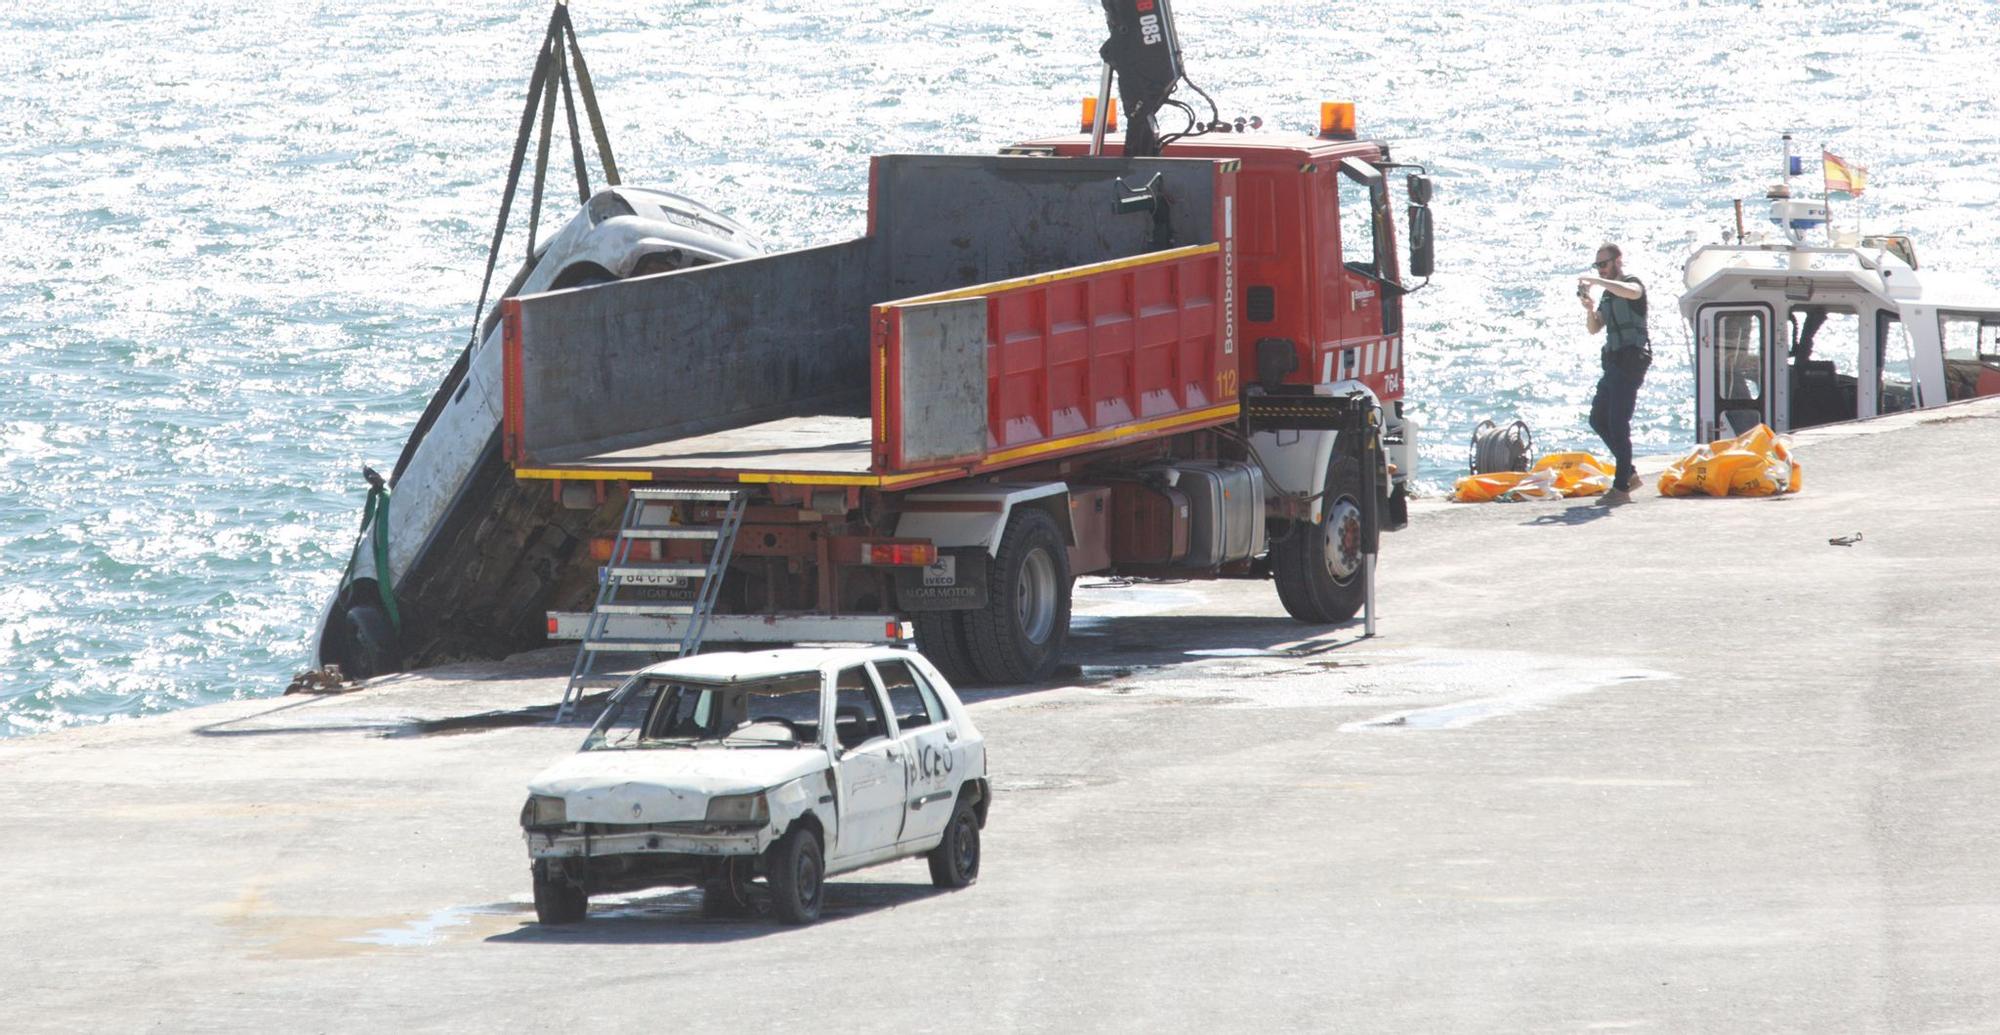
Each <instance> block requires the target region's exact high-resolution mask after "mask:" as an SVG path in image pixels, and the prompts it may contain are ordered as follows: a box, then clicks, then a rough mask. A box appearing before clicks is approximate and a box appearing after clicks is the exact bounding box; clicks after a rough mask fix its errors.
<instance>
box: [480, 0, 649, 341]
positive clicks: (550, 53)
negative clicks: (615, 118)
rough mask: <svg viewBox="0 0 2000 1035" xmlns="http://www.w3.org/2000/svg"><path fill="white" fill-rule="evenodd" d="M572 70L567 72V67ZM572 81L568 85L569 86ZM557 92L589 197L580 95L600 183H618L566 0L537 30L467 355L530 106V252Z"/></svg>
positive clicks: (489, 281) (524, 147) (583, 197)
mask: <svg viewBox="0 0 2000 1035" xmlns="http://www.w3.org/2000/svg"><path fill="white" fill-rule="evenodd" d="M572 65H573V66H574V68H575V74H574V76H572V74H571V67H572ZM572 79H574V87H572ZM558 90H560V92H561V93H562V99H563V111H564V114H565V115H566V116H567V119H566V121H567V122H568V124H569V143H570V157H571V159H572V160H573V162H574V164H575V166H576V195H577V203H578V204H585V203H588V202H589V201H590V174H589V171H588V170H587V169H586V167H585V165H584V155H583V136H582V134H581V133H580V132H578V128H577V121H576V98H577V97H578V96H581V97H582V98H583V110H584V114H585V115H586V117H588V119H589V120H590V132H591V135H592V136H593V137H595V138H596V141H595V142H596V144H597V160H598V164H599V165H601V166H603V168H604V181H605V183H606V184H608V185H609V186H613V187H616V186H618V183H619V181H618V163H617V161H616V160H614V159H613V158H612V157H611V138H610V135H609V134H607V133H606V132H605V131H604V116H603V114H602V113H601V112H600V111H599V110H598V108H597V94H596V91H595V90H593V89H592V88H591V84H590V69H589V68H588V67H587V66H586V65H584V63H583V49H582V48H581V47H580V46H578V44H577V40H576V26H575V25H574V24H572V23H571V22H570V18H569V0H556V4H555V10H553V11H551V12H550V13H549V27H548V31H546V32H544V33H543V34H542V42H541V46H540V47H539V48H538V50H537V53H536V55H535V72H534V74H533V75H532V76H530V77H529V79H528V102H527V105H526V106H525V107H524V108H523V109H522V111H521V129H520V132H519V133H517V134H516V135H515V137H514V157H513V160H512V161H511V162H509V163H508V166H507V186H506V187H505V188H504V189H503V190H502V191H501V193H500V219H499V221H498V223H497V224H496V225H495V226H494V227H493V244H492V245H491V247H489V248H488V249H487V252H486V277H485V279H484V280H482V281H481V282H480V285H479V304H478V305H477V306H476V307H475V308H474V310H473V314H472V339H471V340H470V341H468V342H466V346H465V347H466V352H467V354H468V355H469V354H470V353H471V350H472V349H473V347H475V346H477V345H478V344H479V332H480V330H481V329H482V328H483V326H484V324H485V319H486V297H487V293H488V292H489V291H491V290H492V287H493V270H494V267H495V266H496V265H498V263H499V261H500V243H501V241H502V240H503V239H504V238H505V237H506V235H507V217H508V215H509V214H510V213H511V212H512V211H513V205H514V195H515V193H516V189H517V188H518V187H519V186H520V183H521V166H522V164H523V163H524V162H526V160H527V157H528V142H529V140H531V139H532V138H533V137H534V136H535V109H536V108H540V109H541V111H542V120H541V121H542V125H541V143H540V145H539V146H538V147H537V148H536V150H535V184H534V190H533V200H532V201H531V203H530V208H529V212H528V257H529V258H531V259H532V258H533V257H534V255H535V232H536V228H537V225H538V224H539V223H540V222H541V216H542V187H543V184H544V182H545V181H546V179H547V176H548V166H549V139H550V137H551V136H552V135H553V130H554V128H555V117H556V93H557V92H558Z"/></svg>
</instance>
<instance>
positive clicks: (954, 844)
mask: <svg viewBox="0 0 2000 1035" xmlns="http://www.w3.org/2000/svg"><path fill="white" fill-rule="evenodd" d="M930 862H931V883H932V884H935V885H937V886H938V887H940V888H962V887H965V886H966V885H968V884H971V883H972V882H973V881H976V880H978V879H979V812H978V810H977V809H974V808H973V807H972V800H971V799H970V798H968V797H966V796H965V794H964V793H963V792H961V793H960V794H959V796H958V807H957V808H956V809H955V810H953V812H952V814H951V825H949V826H947V827H945V828H944V840H942V841H939V842H938V846H937V847H936V848H933V849H931V853H930Z"/></svg>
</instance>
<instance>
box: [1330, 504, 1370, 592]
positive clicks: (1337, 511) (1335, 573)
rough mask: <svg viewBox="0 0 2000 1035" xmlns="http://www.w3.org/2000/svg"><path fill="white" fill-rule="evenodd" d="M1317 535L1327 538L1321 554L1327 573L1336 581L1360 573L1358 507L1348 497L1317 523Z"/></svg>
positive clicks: (1359, 507) (1344, 580)
mask: <svg viewBox="0 0 2000 1035" xmlns="http://www.w3.org/2000/svg"><path fill="white" fill-rule="evenodd" d="M1320 534H1321V535H1323V536H1325V537H1326V543H1325V549H1323V550H1322V551H1321V554H1322V555H1323V556H1324V557H1325V558H1326V573H1327V574H1328V575H1330V576H1332V577H1333V581H1335V582H1346V581H1347V580H1348V579H1351V578H1353V577H1354V573H1355V572H1358V571H1360V570H1361V505H1360V504H1358V503H1356V502H1354V499H1353V498H1352V497H1349V496H1342V497H1341V498H1339V499H1337V500H1335V501H1334V503H1333V510H1332V512H1330V513H1329V514H1327V516H1326V520H1325V521H1323V522H1321V523H1320Z"/></svg>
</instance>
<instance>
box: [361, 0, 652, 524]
mask: <svg viewBox="0 0 2000 1035" xmlns="http://www.w3.org/2000/svg"><path fill="white" fill-rule="evenodd" d="M565 42H567V43H568V48H567V49H568V52H569V57H570V59H571V60H573V61H574V62H575V65H576V79H577V86H576V89H577V91H578V92H579V93H581V94H583V110H584V112H585V113H586V114H587V115H588V116H589V118H590V128H591V132H592V134H593V135H594V136H595V137H596V139H597V158H598V161H599V162H601V163H602V164H603V166H604V179H605V182H606V183H608V184H610V185H611V186H613V187H616V186H618V185H619V179H618V165H617V163H616V162H615V161H613V159H612V157H611V140H610V137H609V136H608V135H607V134H606V133H605V131H604V116H603V114H602V113H600V112H599V111H598V110H597V95H596V92H595V91H594V90H593V89H592V88H591V83H590V73H589V72H588V71H587V70H586V69H585V68H584V64H583V50H582V49H581V48H580V47H579V46H578V45H577V41H576V27H575V26H574V25H572V24H571V22H570V18H569V7H568V5H567V3H566V2H565V0H557V3H556V6H555V10H554V11H552V12H551V13H550V14H549V27H548V31H547V32H545V33H544V34H543V35H542V45H541V48H540V49H539V50H538V51H536V56H535V72H534V75H533V76H531V77H530V78H529V80H528V97H527V103H525V104H524V105H522V108H521V128H520V130H519V132H517V133H516V134H515V136H514V156H513V159H512V161H510V162H509V163H508V166H507V186H506V188H505V189H504V190H502V191H501V193H500V218H499V219H498V220H496V221H495V222H494V226H493V243H492V244H491V245H490V246H489V247H488V248H487V250H486V276H485V277H484V278H483V279H482V280H481V281H480V283H479V304H478V305H477V306H475V307H474V309H473V313H472V334H471V335H470V337H469V338H468V339H467V341H466V343H465V348H463V349H461V350H459V354H458V361H457V362H455V363H453V364H452V367H451V371H450V372H449V373H447V374H446V375H445V378H444V382H443V384H442V385H441V386H440V387H439V388H438V390H437V392H436V394H434V395H432V396H431V401H430V405H428V406H426V407H425V408H424V412H423V415H422V416H420V417H418V418H417V426H416V428H415V430H413V431H412V432H411V433H410V437H409V439H408V440H407V441H405V442H404V443H403V452H402V455H401V456H399V457H397V459H396V467H395V470H394V473H392V474H391V475H390V476H389V482H390V484H392V485H393V484H394V483H395V482H396V480H397V479H399V478H401V477H402V475H403V471H404V469H406V468H407V467H409V465H410V460H411V458H412V457H414V456H415V455H416V451H417V445H418V443H420V442H422V441H423V439H424V436H425V435H426V434H428V433H429V431H430V429H431V426H432V425H434V424H435V423H437V419H438V415H439V414H441V413H442V412H443V411H444V407H445V403H446V402H448V401H449V400H450V396H451V393H452V392H453V391H454V390H456V388H457V386H458V384H459V383H460V382H461V381H463V380H464V379H465V375H466V371H467V370H469V369H470V367H471V363H472V350H473V349H474V348H476V347H477V346H478V345H479V336H480V332H481V331H482V330H483V329H484V328H485V324H486V300H487V298H488V297H489V296H490V294H491V292H492V289H493V270H494V269H495V268H496V267H497V266H498V265H499V262H500V245H501V243H502V242H503V240H504V239H505V237H506V234H507V219H508V216H509V215H510V214H511V213H512V211H513V203H514V194H515V192H516V190H517V189H518V188H519V187H520V184H521V169H522V166H523V165H525V164H526V162H527V158H528V143H529V141H530V140H532V139H533V137H534V130H535V109H537V108H543V109H544V116H545V117H544V119H543V124H542V143H541V147H540V148H539V149H538V150H537V151H536V161H535V184H534V200H533V202H532V211H531V212H530V213H529V222H528V254H529V255H530V256H532V255H534V253H535V230H536V227H537V226H538V225H539V224H540V223H541V196H542V186H543V178H544V176H545V175H546V174H547V170H548V149H549V131H550V130H551V129H553V128H554V118H555V107H554V105H555V93H554V89H553V87H551V86H550V85H549V77H550V74H551V73H555V74H558V75H563V78H564V80H565V83H564V85H565V88H567V85H568V83H567V80H568V76H567V75H565V74H564V73H565V72H566V71H567V69H566V67H565V65H564V63H562V62H559V61H558V60H557V59H558V57H559V56H560V54H561V52H562V50H563V49H564V47H563V45H564V43H565ZM545 90H547V91H548V92H547V93H546V94H545V93H544V92H543V91H545ZM569 124H570V139H571V141H572V143H573V144H574V150H575V151H576V152H577V154H578V156H579V157H578V164H579V166H581V163H582V159H581V152H582V143H581V141H580V140H579V139H578V138H579V134H578V133H577V128H576V116H575V115H574V113H572V114H571V116H570V120H569ZM578 180H579V181H582V180H583V175H582V173H581V172H579V173H578ZM579 188H580V190H581V196H582V198H583V199H584V200H585V201H588V200H589V187H588V185H587V184H586V183H582V182H579Z"/></svg>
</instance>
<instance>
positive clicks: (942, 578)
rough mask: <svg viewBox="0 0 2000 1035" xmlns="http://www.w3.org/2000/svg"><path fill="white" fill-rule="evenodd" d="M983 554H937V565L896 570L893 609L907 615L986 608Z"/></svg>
mask: <svg viewBox="0 0 2000 1035" xmlns="http://www.w3.org/2000/svg"><path fill="white" fill-rule="evenodd" d="M989 567H990V565H989V564H988V563H987V556H986V550H985V549H984V548H982V547H977V546H969V547H953V548H951V549H947V550H940V551H938V559H937V563H936V564H932V565H928V566H926V567H922V568H899V569H897V570H896V606H897V607H898V608H899V609H901V610H903V611H906V612H909V611H967V610H971V609H974V608H981V607H985V606H986V595H987V591H986V583H987V575H988V572H987V569H988V568H989Z"/></svg>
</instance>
